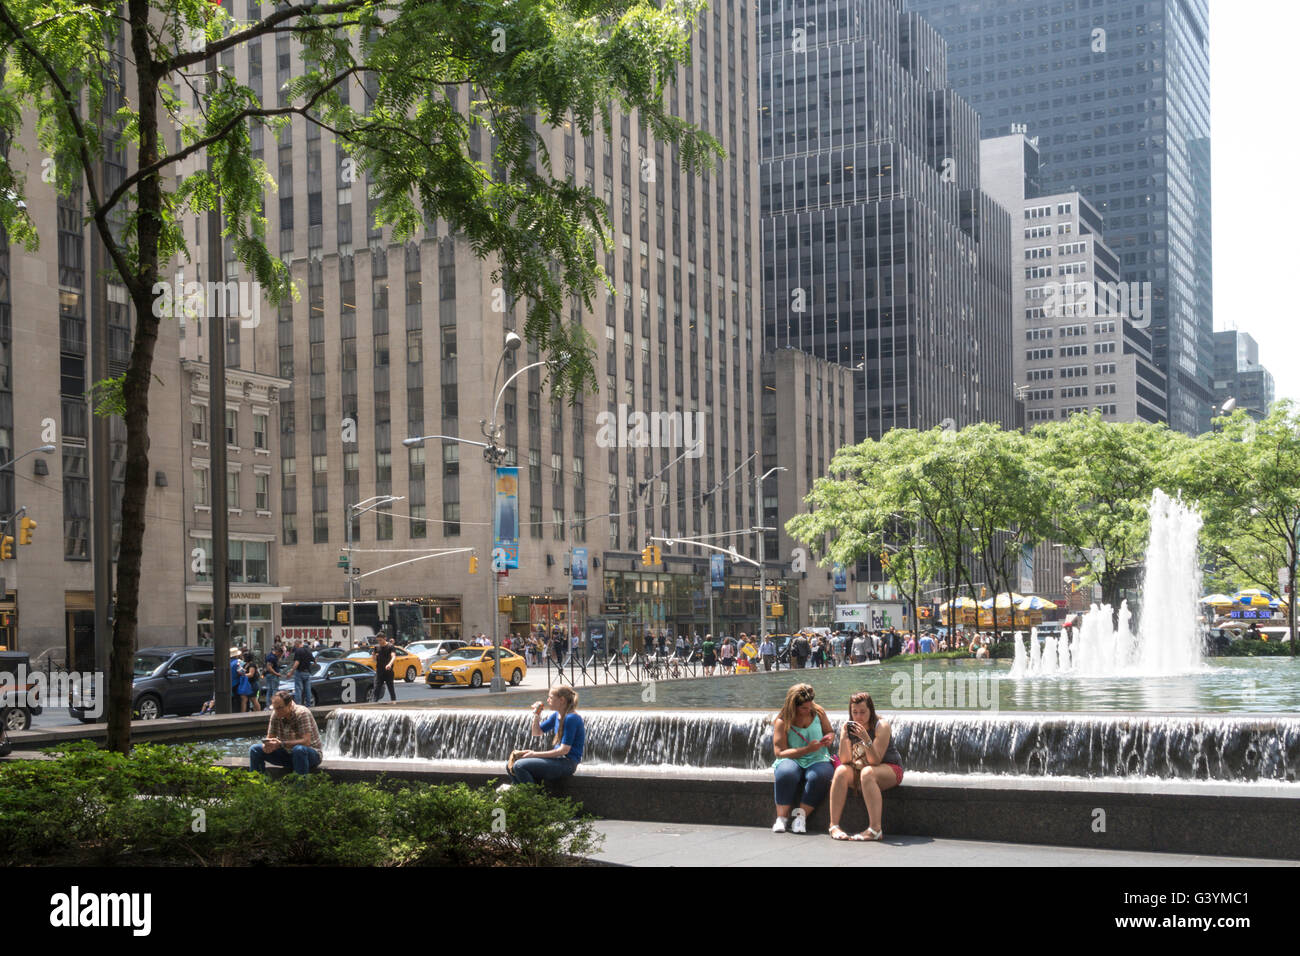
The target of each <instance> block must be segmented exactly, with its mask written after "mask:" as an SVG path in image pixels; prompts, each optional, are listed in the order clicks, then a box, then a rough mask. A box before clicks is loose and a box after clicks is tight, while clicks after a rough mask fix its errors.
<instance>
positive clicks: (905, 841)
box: [592, 820, 1300, 867]
mask: <svg viewBox="0 0 1300 956" xmlns="http://www.w3.org/2000/svg"><path fill="white" fill-rule="evenodd" d="M596 829H597V831H599V832H600V833H602V834H604V836H605V843H604V845H603V847H602V848H601V851H600V852H599V853H597V854H595V855H593V857H592V859H593V860H595V861H597V862H600V863H606V864H614V865H621V866H683V867H689V866H725V867H733V866H737V867H743V866H782V867H790V866H928V867H968V866H969V867H975V866H982V867H987V866H1008V867H1016V866H1052V867H1079V866H1101V867H1201V866H1223V867H1233V866H1289V867H1295V866H1300V861H1295V860H1262V859H1253V858H1248V857H1233V856H1205V855H1193V854H1186V853H1142V852H1128V851H1124V850H1104V849H1096V850H1090V849H1086V848H1078V847H1054V846H1036V845H1032V844H1025V843H987V842H981V841H975V840H949V839H932V838H929V837H921V836H897V837H894V836H890V835H889V833H888V832H886V833H885V838H884V840H883V841H881V842H879V843H853V842H837V841H835V840H832V839H831V838H830V837H829V836H827V835H826V834H825V833H824V832H821V833H811V832H810V833H808V834H806V835H796V834H792V833H773V832H771V830H769V829H766V828H759V827H725V826H697V825H691V824H677V823H639V822H632V821H623V820H602V821H600V822H598V823H597V824H596Z"/></svg>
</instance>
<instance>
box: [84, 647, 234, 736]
mask: <svg viewBox="0 0 1300 956" xmlns="http://www.w3.org/2000/svg"><path fill="white" fill-rule="evenodd" d="M132 675H133V681H132V686H131V710H132V714H133V715H134V716H135V717H138V718H139V719H140V720H156V719H157V718H159V717H163V716H165V715H167V714H176V715H179V716H182V717H188V716H189V715H190V714H194V713H197V712H198V711H199V710H200V709H201V708H202V707H203V705H204V704H205V703H207V702H208V701H209V700H211V699H212V687H213V684H212V648H210V647H194V646H192V645H191V646H185V647H142V648H140V649H139V650H138V651H136V652H135V660H134V662H133V664H132ZM80 690H81V689H80V688H79V687H77V686H76V685H75V684H74V685H73V688H72V700H71V702H70V704H69V706H68V713H70V714H71V715H72V716H73V717H76V718H77V719H78V720H80V721H81V722H82V723H87V724H88V723H93V722H94V721H96V720H102V719H103V713H102V711H101V712H100V714H99V716H97V717H90V716H87V714H88V713H90V712H91V711H92V710H93V709H94V707H93V704H94V702H93V701H90V700H84V699H82V697H81V693H80Z"/></svg>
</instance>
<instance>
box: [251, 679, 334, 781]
mask: <svg viewBox="0 0 1300 956" xmlns="http://www.w3.org/2000/svg"><path fill="white" fill-rule="evenodd" d="M321 750H322V747H321V742H320V730H319V729H318V728H317V727H316V718H315V717H313V716H312V712H311V711H310V710H309V709H308V708H306V707H304V706H302V705H301V704H295V703H294V702H293V694H292V693H290V692H289V691H287V690H282V691H279V692H278V693H277V694H276V695H275V696H274V697H272V698H271V723H270V726H268V727H267V730H266V739H264V740H263V741H262V742H261V743H260V744H254V745H253V746H251V747H249V748H248V769H249V770H256V771H258V772H265V771H266V765H267V764H268V763H272V764H275V765H276V766H277V767H290V766H291V767H293V772H294V773H304V774H305V773H311V772H312V770H314V769H315V768H316V767H318V766H320V761H321Z"/></svg>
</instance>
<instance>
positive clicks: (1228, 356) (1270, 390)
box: [1214, 329, 1275, 420]
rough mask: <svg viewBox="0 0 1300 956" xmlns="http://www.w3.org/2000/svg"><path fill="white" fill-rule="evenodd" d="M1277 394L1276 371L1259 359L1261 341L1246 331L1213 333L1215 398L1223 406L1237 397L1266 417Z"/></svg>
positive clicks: (1240, 404) (1241, 403) (1242, 404)
mask: <svg viewBox="0 0 1300 956" xmlns="http://www.w3.org/2000/svg"><path fill="white" fill-rule="evenodd" d="M1274 397H1275V394H1274V387H1273V373H1272V372H1270V371H1269V370H1268V369H1267V368H1265V367H1264V366H1263V365H1261V364H1260V362H1259V343H1258V342H1256V341H1255V339H1254V338H1253V337H1251V336H1249V335H1247V334H1246V333H1245V332H1238V331H1237V330H1236V329H1225V330H1224V331H1222V332H1215V333H1214V401H1215V404H1216V405H1218V406H1219V407H1220V408H1222V407H1223V405H1224V404H1225V403H1226V402H1227V401H1228V400H1229V399H1236V401H1237V406H1238V407H1239V408H1244V409H1246V411H1248V412H1250V414H1251V415H1253V416H1254V417H1255V418H1257V419H1260V420H1263V419H1264V418H1265V417H1267V416H1268V412H1269V408H1270V407H1271V406H1272V404H1273V399H1274Z"/></svg>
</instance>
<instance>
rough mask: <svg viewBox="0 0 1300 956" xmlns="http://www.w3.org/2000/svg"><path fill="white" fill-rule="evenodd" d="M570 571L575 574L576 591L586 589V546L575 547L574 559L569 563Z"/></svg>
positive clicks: (574, 587)
mask: <svg viewBox="0 0 1300 956" xmlns="http://www.w3.org/2000/svg"><path fill="white" fill-rule="evenodd" d="M569 573H570V574H571V575H573V578H572V580H573V589H574V590H575V591H585V590H586V589H587V549H586V548H574V549H573V560H572V561H571V562H570V563H569Z"/></svg>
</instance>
